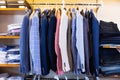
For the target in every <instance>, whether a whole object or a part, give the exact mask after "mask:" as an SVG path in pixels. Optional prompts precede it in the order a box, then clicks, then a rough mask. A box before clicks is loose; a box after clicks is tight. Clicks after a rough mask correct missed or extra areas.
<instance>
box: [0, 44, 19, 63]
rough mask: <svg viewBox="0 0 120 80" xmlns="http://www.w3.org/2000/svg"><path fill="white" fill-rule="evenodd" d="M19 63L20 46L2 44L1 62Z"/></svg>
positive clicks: (0, 51) (0, 48) (0, 46)
mask: <svg viewBox="0 0 120 80" xmlns="http://www.w3.org/2000/svg"><path fill="white" fill-rule="evenodd" d="M5 63H10V64H19V63H20V53H19V47H18V46H6V45H0V64H5Z"/></svg>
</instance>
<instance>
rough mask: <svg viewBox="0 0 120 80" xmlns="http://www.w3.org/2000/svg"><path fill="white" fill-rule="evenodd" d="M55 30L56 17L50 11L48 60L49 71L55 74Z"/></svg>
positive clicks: (53, 11)
mask: <svg viewBox="0 0 120 80" xmlns="http://www.w3.org/2000/svg"><path fill="white" fill-rule="evenodd" d="M55 30H56V17H55V10H52V11H51V14H50V19H49V27H48V53H49V58H50V69H52V70H53V71H55V72H56V70H57V65H56V53H55V44H54V41H55V37H54V36H55Z"/></svg>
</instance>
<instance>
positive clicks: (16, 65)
mask: <svg viewBox="0 0 120 80" xmlns="http://www.w3.org/2000/svg"><path fill="white" fill-rule="evenodd" d="M19 66H20V65H19V64H0V67H19Z"/></svg>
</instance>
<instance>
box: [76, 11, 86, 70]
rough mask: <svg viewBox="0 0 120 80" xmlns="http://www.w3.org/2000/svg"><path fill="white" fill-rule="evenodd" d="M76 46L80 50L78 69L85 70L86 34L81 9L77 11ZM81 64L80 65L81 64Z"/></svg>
mask: <svg viewBox="0 0 120 80" xmlns="http://www.w3.org/2000/svg"><path fill="white" fill-rule="evenodd" d="M76 47H77V51H78V55H79V56H78V58H77V60H78V66H77V67H78V69H79V68H80V69H81V71H82V72H85V53H84V35H83V16H82V15H81V14H80V11H79V10H77V11H76ZM79 60H80V61H79ZM79 64H80V66H79Z"/></svg>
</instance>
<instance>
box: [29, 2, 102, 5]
mask: <svg viewBox="0 0 120 80" xmlns="http://www.w3.org/2000/svg"><path fill="white" fill-rule="evenodd" d="M29 4H30V5H73V6H74V5H78V6H102V4H99V3H89V4H88V3H76V4H71V3H37V2H33V3H29Z"/></svg>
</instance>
